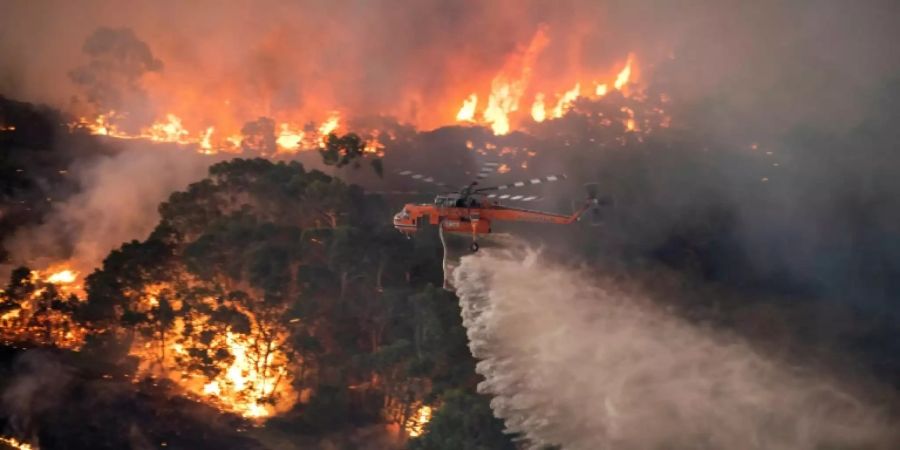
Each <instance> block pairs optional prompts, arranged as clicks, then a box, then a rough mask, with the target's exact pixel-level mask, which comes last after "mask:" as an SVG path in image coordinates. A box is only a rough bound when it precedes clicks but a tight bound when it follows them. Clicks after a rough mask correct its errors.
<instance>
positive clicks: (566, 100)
mask: <svg viewBox="0 0 900 450" xmlns="http://www.w3.org/2000/svg"><path fill="white" fill-rule="evenodd" d="M580 94H581V84H580V83H575V87H573V88H572V89H571V90H568V91H566V92H565V93H563V95H562V96H561V97H560V98H559V102H557V103H556V108H553V117H554V118H560V117H562V116H563V115H564V114H565V113H566V111H568V110H569V108H571V107H572V103H573V102H574V101H575V100H576V99H577V98H578V96H579V95H580Z"/></svg>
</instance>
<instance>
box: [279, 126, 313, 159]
mask: <svg viewBox="0 0 900 450" xmlns="http://www.w3.org/2000/svg"><path fill="white" fill-rule="evenodd" d="M280 128H281V129H280V131H279V132H278V138H277V139H276V140H275V143H276V144H278V148H279V149H281V150H284V151H286V152H294V151H296V150H298V149H300V144H301V143H302V142H303V138H304V137H305V136H306V133H304V132H303V131H302V130H298V129H295V128H292V127H291V124H289V123H282V124H281V127H280Z"/></svg>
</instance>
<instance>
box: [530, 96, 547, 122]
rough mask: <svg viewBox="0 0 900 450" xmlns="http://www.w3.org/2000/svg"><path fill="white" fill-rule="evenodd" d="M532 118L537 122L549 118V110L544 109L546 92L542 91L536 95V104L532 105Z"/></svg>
mask: <svg viewBox="0 0 900 450" xmlns="http://www.w3.org/2000/svg"><path fill="white" fill-rule="evenodd" d="M531 118H532V119H534V121H535V122H543V121H544V119H546V118H547V111H545V110H544V94H543V93H541V92H538V93H537V95H535V96H534V104H532V105H531Z"/></svg>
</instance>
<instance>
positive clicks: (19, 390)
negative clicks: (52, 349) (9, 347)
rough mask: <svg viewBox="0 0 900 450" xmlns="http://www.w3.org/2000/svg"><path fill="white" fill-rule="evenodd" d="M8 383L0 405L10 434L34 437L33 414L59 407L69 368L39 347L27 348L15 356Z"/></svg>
mask: <svg viewBox="0 0 900 450" xmlns="http://www.w3.org/2000/svg"><path fill="white" fill-rule="evenodd" d="M11 375H12V376H11V377H10V379H9V381H8V384H6V386H5V387H4V389H3V391H2V394H0V406H2V407H3V411H4V412H5V413H6V414H7V415H8V417H9V421H8V426H9V428H10V430H8V431H9V432H11V433H12V434H13V435H15V436H20V437H27V438H28V439H29V440H32V441H33V440H34V437H35V436H36V434H37V432H38V425H37V424H36V423H34V420H36V419H35V418H36V416H38V415H40V414H43V413H45V412H47V411H52V410H55V409H56V408H58V407H59V404H60V403H61V402H62V399H63V397H64V396H65V395H66V392H67V390H68V389H69V382H70V381H71V379H72V370H71V369H70V368H68V367H66V366H65V365H63V364H62V363H60V362H59V360H58V359H57V358H56V357H55V356H53V355H52V354H51V353H48V352H45V351H42V350H29V351H27V352H25V353H23V354H22V355H21V356H19V357H18V358H17V359H16V361H15V363H14V366H13V370H12V373H11Z"/></svg>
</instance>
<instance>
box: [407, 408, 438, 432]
mask: <svg viewBox="0 0 900 450" xmlns="http://www.w3.org/2000/svg"><path fill="white" fill-rule="evenodd" d="M432 413H433V411H432V408H431V406H428V405H422V406H420V407H419V408H418V409H417V410H416V412H415V413H414V414H413V415H412V417H410V418H409V420H407V421H406V424H405V425H404V426H403V429H404V431H406V435H407V436H409V437H418V436H421V435H422V433H423V432H424V431H425V426H427V425H428V422H430V421H431V415H432Z"/></svg>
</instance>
